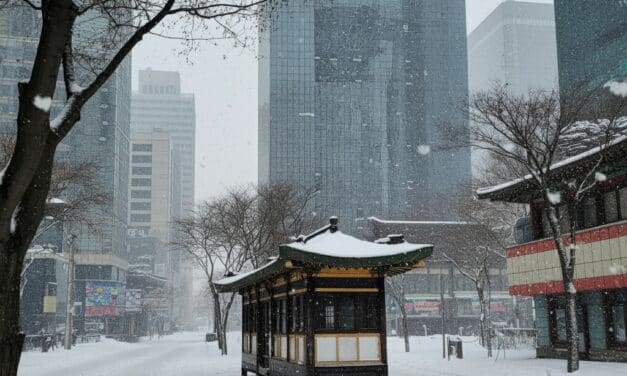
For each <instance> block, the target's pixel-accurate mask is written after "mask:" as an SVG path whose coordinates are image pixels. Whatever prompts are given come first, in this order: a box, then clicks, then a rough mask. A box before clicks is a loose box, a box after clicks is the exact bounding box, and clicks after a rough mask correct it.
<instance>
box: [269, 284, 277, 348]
mask: <svg viewBox="0 0 627 376" xmlns="http://www.w3.org/2000/svg"><path fill="white" fill-rule="evenodd" d="M267 289H268V294H269V295H270V300H269V301H268V302H269V303H268V304H270V317H269V320H270V333H268V336H269V338H270V354H268V357H269V358H270V359H272V358H273V357H274V351H275V348H274V331H275V330H276V329H275V327H274V325H275V324H276V307H275V301H274V286H273V285H272V282H270V283H268V287H267Z"/></svg>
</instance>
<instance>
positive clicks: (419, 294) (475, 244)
mask: <svg viewBox="0 0 627 376" xmlns="http://www.w3.org/2000/svg"><path fill="white" fill-rule="evenodd" d="M368 222H369V229H370V235H369V236H367V237H366V238H367V239H372V240H374V239H378V238H382V237H385V236H386V234H391V233H395V234H403V235H404V237H405V239H407V240H408V241H410V242H412V243H421V242H431V243H432V244H433V247H434V250H433V256H432V257H431V259H430V260H427V261H426V263H425V264H426V265H425V267H424V268H421V269H416V270H412V271H410V272H408V273H406V274H405V276H404V278H403V280H402V283H403V287H404V292H405V310H406V312H407V330H408V331H409V333H410V334H411V335H424V334H425V332H426V333H427V334H433V333H441V332H442V315H444V322H445V327H444V331H445V332H446V333H454V334H459V332H460V328H463V329H461V330H462V332H463V334H465V335H470V334H478V333H480V320H479V318H480V315H481V306H480V304H479V297H478V294H477V289H476V286H475V284H474V283H473V282H472V281H471V280H470V279H468V278H467V277H466V276H464V275H463V274H462V273H461V272H460V270H459V269H458V268H456V267H455V265H454V264H453V263H451V262H449V261H447V259H446V257H445V256H444V255H447V257H450V258H451V259H453V260H455V261H456V262H457V264H458V265H462V266H463V267H465V268H466V269H464V270H465V271H467V270H468V269H470V268H471V267H470V266H471V265H473V262H474V261H472V260H474V259H475V258H476V257H477V255H476V253H477V251H478V250H480V249H481V247H483V246H485V245H486V244H490V243H492V246H493V247H495V249H498V244H495V240H494V234H492V233H491V232H490V231H489V230H487V229H486V228H485V227H484V226H483V225H480V224H472V223H467V222H436V221H429V222H425V221H398V220H383V219H379V218H374V217H371V218H369V219H368ZM488 262H489V273H490V294H491V295H490V311H491V317H490V319H491V321H492V324H493V326H494V327H495V328H506V327H516V328H532V327H533V323H532V322H531V321H530V320H529V319H528V318H530V317H531V316H532V315H531V300H530V299H518V300H516V299H512V298H511V297H510V296H509V294H508V292H507V277H506V269H505V260H503V259H502V258H500V257H497V256H495V257H491V258H490V259H489V261H488ZM441 294H442V295H441ZM442 297H443V298H444V299H442ZM387 311H388V320H389V321H388V325H389V327H390V329H394V330H396V331H397V332H398V331H399V330H402V327H401V326H400V325H398V320H400V309H399V307H397V304H396V302H395V301H394V299H392V298H391V297H390V298H389V299H388V305H387Z"/></svg>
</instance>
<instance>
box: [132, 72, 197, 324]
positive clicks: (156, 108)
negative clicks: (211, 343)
mask: <svg viewBox="0 0 627 376" xmlns="http://www.w3.org/2000/svg"><path fill="white" fill-rule="evenodd" d="M138 88H139V90H138V91H137V92H134V93H133V99H132V105H131V107H132V109H131V124H132V125H131V126H132V129H133V132H137V133H136V134H140V132H141V133H142V134H147V133H151V132H152V133H154V132H155V129H158V130H159V132H160V133H165V134H167V135H168V137H169V139H170V145H171V153H170V158H171V161H170V165H171V167H170V173H171V174H176V175H178V176H173V178H174V180H173V181H174V182H175V183H176V180H177V179H178V182H179V183H178V184H172V185H171V187H170V197H171V203H172V205H171V208H170V221H172V220H175V219H177V218H180V217H181V216H184V215H186V214H189V213H190V212H191V210H192V209H193V207H194V164H195V155H194V152H195V140H196V137H195V132H196V116H195V102H194V95H193V94H184V93H181V82H180V76H179V73H178V72H167V71H154V70H151V69H147V70H140V71H139V87H138ZM154 142H156V140H155V139H154V136H153V144H154ZM137 144H138V146H136V148H139V149H141V148H142V147H141V146H139V145H140V144H148V143H147V142H146V143H139V142H138V143H137ZM154 150H155V149H153V151H154ZM131 153H132V154H133V155H134V156H135V158H136V160H135V162H133V160H131V164H132V166H134V167H135V164H136V162H137V158H138V157H140V155H143V156H144V158H145V157H146V156H147V155H148V154H150V153H147V152H141V151H139V150H136V151H132V152H131ZM144 160H145V159H144ZM136 167H142V166H141V165H139V164H138V165H137V166H136ZM143 167H147V166H146V165H144V166H143ZM155 168H156V166H155ZM152 173H153V174H154V173H155V171H152ZM138 179H145V178H140V177H138ZM136 183H138V184H146V182H145V181H143V180H138V181H136ZM144 188H145V187H144ZM133 190H140V187H139V186H137V187H132V182H131V191H133ZM142 190H145V189H142ZM136 194H137V193H136ZM143 194H146V193H143ZM132 195H133V193H132V192H131V201H133V200H134V199H133V197H132ZM158 199H159V198H158V194H156V192H153V193H152V194H151V201H152V202H153V204H155V205H156V203H155V202H154V200H158ZM139 201H140V200H138V204H139ZM144 202H145V201H144ZM138 204H136V205H138ZM151 211H152V209H151ZM135 212H136V211H135V210H134V209H132V207H131V213H130V214H131V217H130V219H131V225H139V224H140V222H136V221H133V219H147V218H146V217H144V218H141V217H133V215H134V214H135ZM155 214H157V212H156V211H155ZM135 215H144V216H145V215H146V213H144V214H141V213H140V212H139V211H137V213H136V214H135ZM151 220H152V217H151ZM144 224H145V225H147V224H148V222H145V223H144ZM171 224H172V223H171V222H170V231H173V229H174V226H171ZM140 227H142V226H140ZM143 227H146V226H143ZM164 231H165V229H164ZM169 236H170V238H171V239H173V236H175V234H174V233H172V232H171V233H170V234H169ZM166 246H167V245H166ZM169 262H170V265H169V270H170V273H171V274H170V282H171V284H172V288H173V291H174V292H175V293H174V297H173V305H172V307H173V309H172V319H173V320H174V321H176V322H178V323H179V324H180V325H188V324H190V323H191V303H190V300H191V296H192V286H193V281H192V278H193V277H192V274H193V273H190V272H189V271H190V269H191V266H190V265H189V262H186V261H185V260H184V258H182V257H180V256H179V254H178V253H177V252H170V253H169Z"/></svg>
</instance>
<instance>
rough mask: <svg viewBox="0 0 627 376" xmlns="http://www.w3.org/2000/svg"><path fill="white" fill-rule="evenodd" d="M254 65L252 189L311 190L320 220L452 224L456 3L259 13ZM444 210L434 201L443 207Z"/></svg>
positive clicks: (461, 11)
mask: <svg viewBox="0 0 627 376" xmlns="http://www.w3.org/2000/svg"><path fill="white" fill-rule="evenodd" d="M262 24H263V25H264V26H263V27H262V28H261V36H260V44H259V46H260V55H261V58H260V62H259V159H258V160H259V182H260V183H277V182H287V183H290V184H293V185H295V186H298V187H302V188H304V189H312V188H313V189H315V190H317V191H318V194H317V195H316V198H315V202H314V203H313V206H314V207H313V208H312V211H313V212H314V214H316V215H318V216H319V218H325V217H327V216H330V215H338V216H341V217H342V218H345V219H346V220H345V230H346V231H348V232H352V233H355V232H357V231H359V230H360V229H363V228H365V227H366V223H365V218H366V217H367V216H369V215H383V216H394V217H396V218H413V217H418V216H420V217H422V218H425V219H441V218H443V217H449V215H450V212H449V211H448V210H447V208H446V207H445V205H440V204H438V205H435V204H434V202H435V201H437V200H438V199H439V198H441V197H442V196H443V195H446V194H451V193H453V192H455V191H456V190H457V189H458V187H457V184H458V183H459V182H460V181H463V180H465V179H467V178H469V177H470V151H469V150H468V149H465V148H462V149H453V150H451V149H448V150H445V151H443V150H439V149H438V148H437V146H438V145H440V144H442V143H443V142H444V141H443V140H444V138H445V137H444V135H443V133H444V132H443V129H444V128H446V127H448V128H453V129H455V130H456V131H460V132H464V130H465V129H466V127H467V122H466V119H465V118H464V116H463V114H462V111H451V108H455V107H456V106H458V105H459V104H461V103H463V102H464V100H465V99H466V98H467V92H468V88H467V57H466V35H465V2H464V0H445V1H429V2H423V1H405V0H386V1H378V0H377V1H375V0H358V1H355V0H351V1H348V0H338V1H315V2H314V1H304V0H297V1H290V2H289V3H286V4H284V5H282V6H280V7H277V9H276V10H274V11H272V13H271V14H267V15H266V17H265V19H264V22H263V23H262ZM439 201H442V200H439Z"/></svg>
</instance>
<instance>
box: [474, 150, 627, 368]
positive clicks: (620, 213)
mask: <svg viewBox="0 0 627 376" xmlns="http://www.w3.org/2000/svg"><path fill="white" fill-rule="evenodd" d="M597 161H599V152H598V149H597V151H596V152H595V151H594V150H590V151H589V152H585V153H582V154H580V155H579V156H578V157H574V158H573V159H571V160H570V162H569V163H563V164H561V165H559V166H558V167H554V168H552V169H551V170H552V178H551V180H550V182H549V183H550V184H552V185H553V184H555V185H557V186H558V187H559V182H563V181H571V180H572V179H583V178H584V175H582V174H586V173H587V171H590V170H589V169H590V167H591V166H594V165H595V164H596V163H597ZM626 161H627V140H626V139H625V138H624V137H623V138H622V141H620V142H617V141H616V142H614V143H613V144H612V145H610V146H608V147H607V148H605V149H604V151H603V162H602V163H601V164H600V165H599V171H602V172H603V174H605V176H607V180H605V181H603V182H601V183H599V184H597V185H596V186H595V187H594V188H593V189H591V190H589V191H588V192H587V193H586V196H585V197H584V198H583V200H582V201H581V203H580V204H579V205H577V206H578V207H577V210H576V213H577V218H576V220H575V223H576V242H577V245H576V247H575V252H576V253H575V257H576V263H575V271H574V281H573V282H574V283H573V285H574V287H573V288H574V289H575V290H576V292H577V298H576V299H577V300H576V301H577V324H578V339H579V352H580V357H581V358H583V359H591V360H603V361H607V360H614V361H627V350H626V349H627V329H626V328H627V174H626V171H627V163H626ZM530 180H531V178H530V177H526V178H525V179H519V180H517V181H512V182H510V183H506V184H502V185H500V186H498V187H495V188H492V189H487V190H483V191H480V192H479V197H480V198H487V199H491V200H497V201H506V202H515V203H526V204H529V205H530V208H531V214H530V224H531V226H530V227H531V228H530V229H531V231H530V234H531V236H530V238H529V239H526V240H524V241H522V242H521V244H518V245H515V246H512V247H509V248H508V249H507V278H508V281H509V292H510V294H511V295H517V296H529V297H532V298H533V300H534V302H535V317H536V328H537V350H536V351H537V355H538V357H565V356H566V354H567V349H568V341H567V334H566V299H565V294H564V282H563V279H562V273H561V268H560V261H559V256H558V253H557V251H556V247H555V241H554V240H553V235H552V232H551V229H550V227H549V224H548V221H547V219H546V217H547V216H546V215H545V210H546V204H545V203H544V201H543V200H542V198H541V196H540V194H539V193H538V190H537V188H535V187H534V185H533V184H530ZM551 189H554V188H551ZM564 196H566V195H564ZM568 204H569V201H568V199H566V200H564V202H563V203H562V204H561V205H560V206H559V207H558V208H557V213H558V215H559V218H560V223H561V225H562V229H561V230H562V233H563V234H566V233H568V231H569V230H568V227H569V220H568V217H567V215H566V214H565V212H567V206H566V205H568ZM569 239H570V238H569V236H568V235H565V236H564V238H563V241H564V244H565V245H566V246H568V244H569V243H570V241H569Z"/></svg>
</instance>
